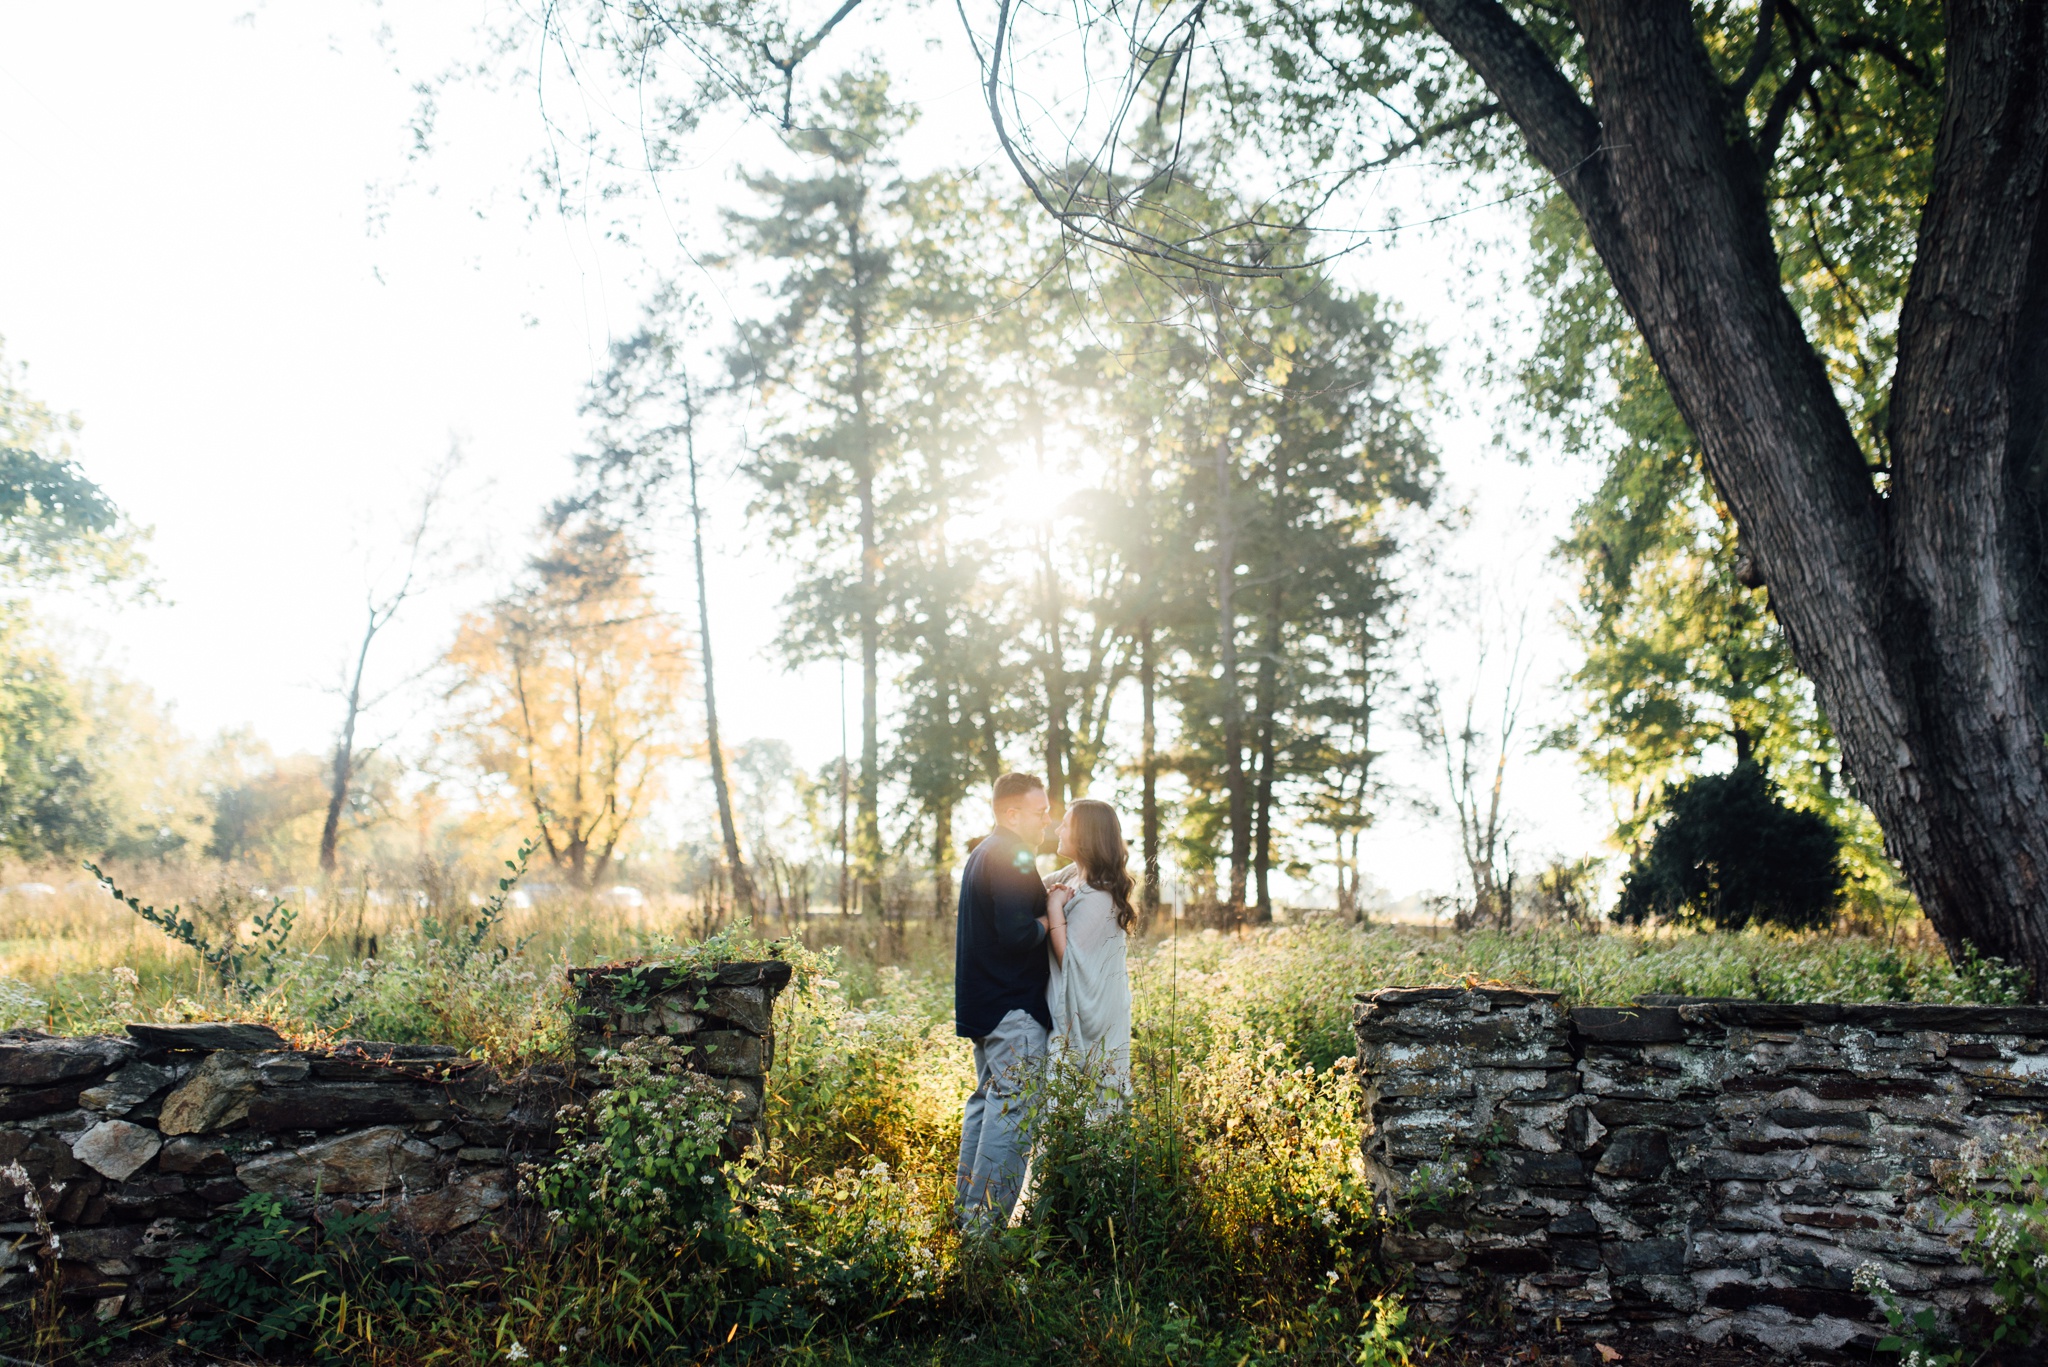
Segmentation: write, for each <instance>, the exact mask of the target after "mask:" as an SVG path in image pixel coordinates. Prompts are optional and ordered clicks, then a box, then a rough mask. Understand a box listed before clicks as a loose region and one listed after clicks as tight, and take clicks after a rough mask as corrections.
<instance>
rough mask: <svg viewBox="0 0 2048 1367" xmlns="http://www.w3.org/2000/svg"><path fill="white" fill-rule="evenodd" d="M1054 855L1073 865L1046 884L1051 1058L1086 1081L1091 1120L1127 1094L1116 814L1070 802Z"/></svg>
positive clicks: (1123, 851) (1123, 896)
mask: <svg viewBox="0 0 2048 1367" xmlns="http://www.w3.org/2000/svg"><path fill="white" fill-rule="evenodd" d="M1059 842H1060V843H1059V852H1060V854H1061V855H1062V856H1063V857H1065V858H1067V859H1071V860H1072V861H1073V863H1072V864H1071V865H1069V866H1068V867H1067V868H1065V869H1062V870H1061V871H1060V872H1059V873H1057V874H1055V875H1054V876H1053V877H1052V878H1051V879H1050V880H1048V882H1047V885H1046V930H1047V932H1048V933H1047V936H1046V938H1047V941H1048V952H1049V953H1050V954H1051V956H1052V980H1051V982H1050V983H1048V984H1047V986H1046V993H1045V996H1046V1005H1047V1006H1048V1007H1049V1008H1050V1009H1051V1012H1052V1040H1051V1044H1050V1053H1051V1057H1052V1059H1053V1061H1054V1063H1055V1065H1056V1066H1059V1067H1062V1068H1065V1069H1081V1070H1085V1071H1086V1072H1087V1073H1089V1074H1091V1075H1093V1077H1094V1079H1095V1083H1096V1089H1097V1094H1096V1097H1095V1098H1094V1099H1093V1100H1092V1101H1091V1102H1090V1104H1089V1107H1088V1114H1089V1117H1090V1118H1091V1119H1097V1118H1100V1117H1101V1116H1103V1115H1105V1114H1107V1113H1109V1112H1111V1111H1113V1110H1115V1109H1117V1108H1120V1107H1121V1106H1122V1104H1123V1101H1124V1098H1125V1097H1127V1096H1129V1095H1130V1090H1131V979H1130V974H1129V971H1128V970H1127V968H1126V966H1125V954H1124V948H1125V942H1126V940H1127V938H1128V936H1129V933H1130V929H1131V925H1132V923H1133V922H1135V921H1136V920H1137V919H1138V914H1137V912H1136V911H1134V910H1133V909H1132V907H1131V887H1132V881H1131V874H1130V870H1129V869H1127V868H1126V867H1125V862H1126V860H1127V859H1128V858H1129V855H1130V852H1129V850H1128V849H1127V848H1126V847H1125V845H1124V834H1123V828H1122V827H1121V826H1120V825H1119V824H1118V823H1117V819H1116V810H1115V808H1113V807H1111V806H1110V805H1109V804H1108V803H1107V802H1097V801H1096V800H1094V799H1093V798H1085V797H1084V798H1079V799H1076V800H1075V802H1074V803H1073V805H1071V806H1069V807H1068V808H1067V815H1066V819H1065V820H1063V821H1061V822H1060V834H1059Z"/></svg>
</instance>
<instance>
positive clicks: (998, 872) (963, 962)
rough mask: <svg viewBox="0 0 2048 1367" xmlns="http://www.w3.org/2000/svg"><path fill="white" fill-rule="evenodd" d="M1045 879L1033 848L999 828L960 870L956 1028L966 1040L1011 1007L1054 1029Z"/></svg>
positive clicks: (981, 1032)
mask: <svg viewBox="0 0 2048 1367" xmlns="http://www.w3.org/2000/svg"><path fill="white" fill-rule="evenodd" d="M1043 915H1045V884H1044V882H1043V881H1042V880H1040V878H1039V876H1038V869H1037V866H1036V865H1035V864H1034V862H1033V860H1032V852H1031V851H1030V850H1028V849H1026V848H1025V847H1024V842H1023V841H1021V840H1019V839H1018V838H1017V837H1016V836H1015V835H1014V834H1012V833H1011V832H1009V831H1006V830H1004V829H1002V828H1001V827H997V828H996V831H995V833H994V834H993V835H991V836H989V837H988V839H986V840H984V841H982V842H981V843H980V844H979V845H976V846H975V847H974V850H973V852H972V853H971V854H969V855H968V856H967V866H966V867H965V868H963V869H962V870H961V871H960V931H959V934H958V935H957V936H956V937H955V938H954V942H953V943H954V947H953V1029H954V1031H955V1032H956V1033H958V1034H960V1035H963V1036H965V1037H966V1038H968V1039H980V1038H981V1037H982V1036H984V1035H988V1034H992V1033H994V1031H995V1028H996V1025H997V1023H998V1022H1000V1021H1001V1020H1002V1018H1003V1017H1004V1016H1006V1015H1008V1014H1009V1013H1010V1012H1012V1011H1028V1012H1030V1013H1031V1016H1032V1018H1033V1019H1035V1020H1036V1021H1037V1022H1038V1023H1039V1024H1040V1025H1042V1026H1044V1027H1045V1028H1046V1029H1047V1030H1051V1029H1052V1011H1051V1010H1050V1009H1049V1008H1048V1007H1047V1006H1046V1004H1045V985H1046V982H1047V980H1048V979H1049V978H1051V976H1052V970H1051V966H1050V965H1049V964H1048V963H1047V962H1046V957H1045V927H1044V926H1043V925H1041V924H1039V920H1038V918H1039V917H1041V916H1043Z"/></svg>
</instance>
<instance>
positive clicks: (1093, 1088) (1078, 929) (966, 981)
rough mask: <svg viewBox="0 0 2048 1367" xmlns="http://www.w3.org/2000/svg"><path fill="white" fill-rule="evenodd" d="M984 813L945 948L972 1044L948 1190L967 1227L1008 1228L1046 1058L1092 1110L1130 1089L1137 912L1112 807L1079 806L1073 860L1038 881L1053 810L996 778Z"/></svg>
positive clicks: (1071, 816) (1063, 825)
mask: <svg viewBox="0 0 2048 1367" xmlns="http://www.w3.org/2000/svg"><path fill="white" fill-rule="evenodd" d="M994 807H995V829H994V830H993V831H991V832H990V833H989V835H988V836H987V838H985V839H984V840H982V841H981V843H980V844H978V845H976V846H975V847H974V850H973V852H972V853H970V854H969V855H968V856H967V864H966V866H965V867H964V868H963V869H962V870H961V872H960V927H959V934H958V937H957V939H956V941H955V949H954V954H955V959H954V968H953V1027H954V1030H955V1032H956V1033H958V1034H959V1035H961V1036H962V1037H964V1038H966V1039H969V1040H972V1041H973V1042H974V1093H973V1095H972V1096H970V1097H968V1098H967V1111H966V1114H965V1115H964V1116H963V1117H962V1118H961V1126H960V1168H959V1176H958V1181H957V1185H956V1187H955V1192H954V1200H955V1209H956V1212H957V1213H958V1215H959V1218H960V1221H961V1224H962V1227H963V1228H967V1227H979V1228H1000V1227H1001V1226H1003V1225H1005V1224H1007V1223H1008V1222H1009V1219H1010V1215H1011V1212H1012V1211H1013V1210H1014V1209H1015V1208H1016V1204H1017V1196H1018V1193H1019V1192H1020V1191H1021V1190H1022V1189H1023V1186H1024V1176H1025V1170H1026V1167H1027V1164H1028V1162H1029V1159H1030V1155H1031V1130H1032V1124H1031V1107H1032V1106H1033V1105H1034V1104H1035V1102H1036V1097H1035V1096H1034V1095H1033V1093H1034V1092H1035V1090H1036V1084H1037V1083H1038V1081H1039V1080H1040V1078H1041V1077H1042V1076H1043V1075H1044V1072H1045V1068H1046V1062H1047V1060H1048V1058H1050V1059H1053V1060H1055V1061H1057V1062H1058V1063H1060V1064H1061V1065H1062V1066H1063V1067H1068V1068H1072V1069H1075V1070H1078V1071H1080V1072H1082V1073H1083V1074H1084V1075H1085V1076H1086V1078H1087V1080H1088V1085H1089V1090H1090V1092H1091V1094H1092V1095H1093V1096H1094V1098H1095V1101H1094V1103H1093V1104H1091V1106H1090V1113H1091V1115H1099V1114H1102V1113H1104V1112H1107V1111H1111V1110H1114V1109H1115V1108H1117V1107H1120V1106H1121V1104H1122V1101H1123V1098H1124V1097H1125V1096H1126V1095H1127V1094H1128V1093H1129V1091H1130V1068H1131V984H1130V977H1129V975H1128V973H1127V971H1126V968H1125V940H1126V937H1127V936H1128V935H1129V932H1130V928H1131V924H1132V922H1134V921H1135V920H1136V919H1137V914H1136V912H1135V911H1134V910H1133V909H1132V906H1131V888H1132V880H1131V875H1130V872H1129V870H1128V868H1127V867H1126V864H1127V862H1128V859H1129V852H1128V850H1127V849H1126V847H1125V845H1124V839H1123V830H1122V827H1121V826H1120V825H1119V824H1118V822H1117V817H1116V810H1115V809H1114V808H1113V807H1111V806H1110V805H1109V804H1108V803H1106V802H1097V801H1095V800H1093V799H1091V798H1079V799H1077V800H1075V801H1074V802H1073V803H1072V805H1070V806H1069V807H1068V808H1067V813H1066V816H1065V818H1064V819H1063V820H1062V821H1061V822H1060V825H1059V845H1058V849H1059V854H1060V857H1062V858H1064V859H1067V860H1070V861H1072V862H1071V863H1069V864H1068V865H1067V866H1066V867H1065V868H1063V869H1062V870H1060V871H1059V872H1058V873H1056V874H1054V875H1053V876H1052V877H1050V878H1040V877H1039V874H1038V863H1037V856H1038V849H1039V844H1040V842H1041V841H1042V840H1043V839H1044V837H1045V828H1046V826H1047V825H1048V824H1049V822H1050V818H1051V810H1052V809H1051V804H1050V802H1049V801H1048V799H1047V796H1046V791H1045V784H1044V783H1042V782H1041V781H1040V780H1038V779H1037V778H1035V777H1033V776H1031V775H1029V774H1004V775H1003V776H1002V777H1001V778H999V779H997V780H996V783H995V792H994Z"/></svg>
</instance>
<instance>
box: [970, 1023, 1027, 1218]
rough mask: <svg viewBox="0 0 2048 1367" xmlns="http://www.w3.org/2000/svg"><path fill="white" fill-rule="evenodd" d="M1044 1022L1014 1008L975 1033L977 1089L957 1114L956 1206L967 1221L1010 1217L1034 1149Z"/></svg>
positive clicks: (975, 1083)
mask: <svg viewBox="0 0 2048 1367" xmlns="http://www.w3.org/2000/svg"><path fill="white" fill-rule="evenodd" d="M1045 1046H1046V1034H1045V1027H1044V1026H1042V1025H1040V1024H1039V1023H1038V1022H1037V1021H1035V1020H1033V1019H1032V1017H1031V1013H1030V1012H1028V1011H1012V1012H1010V1013H1009V1014H1008V1015H1006V1016H1004V1017H1003V1018H1002V1019H1001V1020H1000V1021H998V1022H996V1028H995V1029H994V1030H993V1031H991V1032H990V1033H988V1034H986V1035H983V1036H982V1037H981V1038H980V1039H978V1040H976V1041H974V1094H973V1095H972V1096H970V1097H968V1098H967V1113H966V1114H965V1115H964V1116H962V1117H961V1122H960V1170H959V1175H958V1178H957V1180H956V1182H955V1184H954V1189H953V1210H954V1214H955V1215H956V1216H957V1217H958V1219H959V1221H960V1227H961V1228H962V1229H963V1230H966V1229H1001V1228H1002V1227H1003V1226H1005V1225H1007V1224H1009V1222H1010V1214H1011V1212H1012V1211H1013V1210H1015V1209H1016V1206H1017V1193H1018V1192H1019V1191H1020V1190H1022V1188H1023V1186H1024V1168H1025V1163H1026V1160H1027V1159H1028V1158H1029V1157H1030V1153H1031V1113H1030V1107H1031V1106H1033V1105H1035V1104H1036V1102H1037V1097H1036V1096H1035V1093H1036V1091H1037V1085H1036V1084H1037V1082H1038V1080H1039V1078H1040V1076H1041V1075H1042V1074H1043V1073H1044V1071H1045Z"/></svg>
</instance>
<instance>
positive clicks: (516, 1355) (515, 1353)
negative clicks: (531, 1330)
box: [505, 1339, 528, 1362]
mask: <svg viewBox="0 0 2048 1367" xmlns="http://www.w3.org/2000/svg"><path fill="white" fill-rule="evenodd" d="M527 1356H528V1354H527V1351H526V1345H525V1344H523V1343H521V1342H520V1341H519V1340H518V1339H513V1340H512V1346H511V1347H510V1348H507V1349H506V1350H505V1360H506V1361H507V1362H524V1361H525V1360H526V1358H527Z"/></svg>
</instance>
